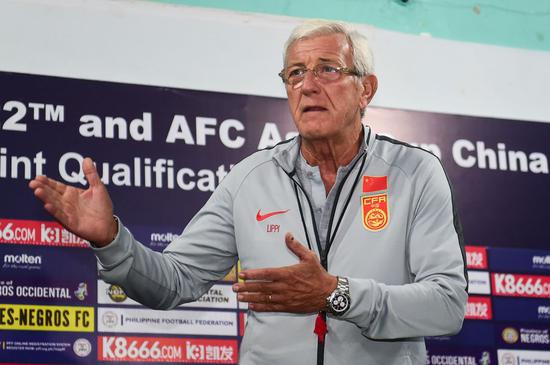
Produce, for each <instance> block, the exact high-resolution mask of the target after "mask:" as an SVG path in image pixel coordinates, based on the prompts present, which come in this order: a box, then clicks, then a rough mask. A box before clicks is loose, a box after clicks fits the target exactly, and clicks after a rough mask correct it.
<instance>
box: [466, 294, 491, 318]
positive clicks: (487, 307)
mask: <svg viewBox="0 0 550 365" xmlns="http://www.w3.org/2000/svg"><path fill="white" fill-rule="evenodd" d="M464 318H465V319H479V320H490V319H492V318H493V310H492V307H491V298H490V297H472V296H471V297H469V298H468V303H467V304H466V316H465V317H464Z"/></svg>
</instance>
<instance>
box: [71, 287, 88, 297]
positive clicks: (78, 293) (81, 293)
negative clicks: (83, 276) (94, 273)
mask: <svg viewBox="0 0 550 365" xmlns="http://www.w3.org/2000/svg"><path fill="white" fill-rule="evenodd" d="M74 296H75V297H77V299H78V300H84V299H86V297H87V296H88V284H86V283H79V284H78V288H76V290H75V291H74Z"/></svg>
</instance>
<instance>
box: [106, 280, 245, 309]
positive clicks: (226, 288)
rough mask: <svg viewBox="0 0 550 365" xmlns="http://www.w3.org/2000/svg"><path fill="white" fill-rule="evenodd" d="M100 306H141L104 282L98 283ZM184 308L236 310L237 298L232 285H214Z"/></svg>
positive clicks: (119, 288)
mask: <svg viewBox="0 0 550 365" xmlns="http://www.w3.org/2000/svg"><path fill="white" fill-rule="evenodd" d="M97 288H98V292H97V293H98V298H97V302H98V303H99V304H120V305H125V306H126V305H140V304H139V303H138V302H136V301H135V300H133V299H131V298H128V296H127V295H126V293H125V292H124V290H123V289H122V288H121V287H120V286H118V285H110V284H107V283H105V282H104V281H102V280H98V282H97ZM182 307H197V308H223V309H236V308H237V296H236V294H235V293H234V292H233V290H232V289H231V286H230V285H223V284H216V285H213V286H212V287H211V288H210V289H209V290H208V291H207V292H206V293H205V294H203V296H202V297H200V298H199V299H197V300H196V301H194V302H189V303H185V304H182V305H181V306H180V308H182Z"/></svg>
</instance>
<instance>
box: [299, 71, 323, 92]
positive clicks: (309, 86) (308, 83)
mask: <svg viewBox="0 0 550 365" xmlns="http://www.w3.org/2000/svg"><path fill="white" fill-rule="evenodd" d="M301 87H302V92H303V93H312V92H313V93H314V92H318V91H319V79H318V78H317V76H315V73H314V72H313V70H308V71H307V72H306V73H305V75H304V79H303V80H302V86H301Z"/></svg>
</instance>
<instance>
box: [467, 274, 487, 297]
mask: <svg viewBox="0 0 550 365" xmlns="http://www.w3.org/2000/svg"><path fill="white" fill-rule="evenodd" d="M468 293H470V294H491V285H490V280H489V273H488V272H487V271H468Z"/></svg>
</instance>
